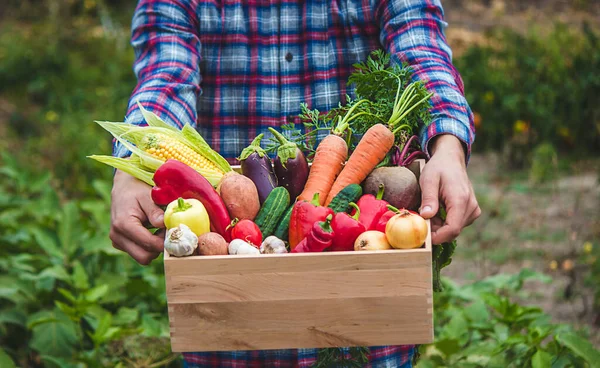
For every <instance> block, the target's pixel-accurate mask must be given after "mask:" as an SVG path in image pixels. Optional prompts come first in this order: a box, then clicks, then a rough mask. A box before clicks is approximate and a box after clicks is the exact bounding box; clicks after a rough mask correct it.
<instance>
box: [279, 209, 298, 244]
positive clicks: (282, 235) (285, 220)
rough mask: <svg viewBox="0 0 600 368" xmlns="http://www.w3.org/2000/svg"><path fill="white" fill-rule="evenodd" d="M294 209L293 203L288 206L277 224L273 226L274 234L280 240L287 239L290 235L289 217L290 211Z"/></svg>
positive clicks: (290, 215)
mask: <svg viewBox="0 0 600 368" xmlns="http://www.w3.org/2000/svg"><path fill="white" fill-rule="evenodd" d="M293 210H294V204H291V205H289V206H288V209H287V210H286V211H285V213H284V214H283V217H281V220H280V221H279V225H277V227H276V228H275V236H276V237H278V238H279V239H281V240H284V241H287V240H288V238H289V235H290V219H291V217H292V211H293Z"/></svg>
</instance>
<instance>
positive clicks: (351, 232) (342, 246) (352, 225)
mask: <svg viewBox="0 0 600 368" xmlns="http://www.w3.org/2000/svg"><path fill="white" fill-rule="evenodd" d="M350 206H351V207H352V208H354V209H355V210H356V213H355V215H354V216H350V215H348V214H347V213H344V212H339V213H336V214H335V216H334V217H333V221H331V228H332V229H333V232H334V233H335V234H336V235H335V238H333V242H332V243H331V247H330V248H329V249H328V250H329V251H332V252H343V251H350V250H354V242H355V241H356V238H358V236H359V235H360V234H362V233H364V232H365V231H366V229H365V226H364V225H363V224H361V223H360V222H359V221H358V218H359V216H360V209H359V208H358V206H357V205H356V204H355V203H350Z"/></svg>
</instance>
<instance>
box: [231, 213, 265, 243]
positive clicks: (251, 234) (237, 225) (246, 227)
mask: <svg viewBox="0 0 600 368" xmlns="http://www.w3.org/2000/svg"><path fill="white" fill-rule="evenodd" d="M262 237H263V236H262V233H261V232H260V228H259V227H258V225H256V224H255V223H254V222H253V221H251V220H248V219H244V220H241V221H238V219H237V218H236V219H235V220H233V222H232V223H231V240H233V239H242V240H243V241H245V242H246V243H248V244H250V245H253V246H254V247H255V248H258V247H260V244H261V243H262V240H263V239H262Z"/></svg>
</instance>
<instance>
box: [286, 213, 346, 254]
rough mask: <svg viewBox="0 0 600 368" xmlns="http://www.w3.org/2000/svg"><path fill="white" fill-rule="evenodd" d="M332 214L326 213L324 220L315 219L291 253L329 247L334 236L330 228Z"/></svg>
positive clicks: (316, 250)
mask: <svg viewBox="0 0 600 368" xmlns="http://www.w3.org/2000/svg"><path fill="white" fill-rule="evenodd" d="M331 219H332V215H327V217H326V218H325V221H317V222H315V223H313V226H312V228H311V230H310V232H309V233H308V235H307V236H306V238H304V239H302V241H301V242H300V243H298V245H297V246H296V247H295V248H294V249H293V250H292V253H305V252H322V251H324V250H325V249H327V248H329V247H330V246H331V244H332V242H333V239H334V237H335V232H334V231H333V229H332V228H331Z"/></svg>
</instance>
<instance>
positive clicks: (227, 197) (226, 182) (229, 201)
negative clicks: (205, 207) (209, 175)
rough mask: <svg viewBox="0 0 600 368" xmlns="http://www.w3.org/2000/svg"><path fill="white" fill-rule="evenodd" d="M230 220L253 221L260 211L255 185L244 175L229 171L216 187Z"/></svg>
mask: <svg viewBox="0 0 600 368" xmlns="http://www.w3.org/2000/svg"><path fill="white" fill-rule="evenodd" d="M217 193H219V195H220V196H221V198H222V199H223V202H224V203H225V206H226V207H227V212H229V216H230V217H231V218H238V219H240V220H254V218H255V217H256V215H257V214H258V211H259V210H260V201H259V200H258V191H257V190H256V185H254V183H253V182H252V180H250V179H249V178H247V177H246V176H244V175H240V174H238V173H236V172H235V171H230V172H228V173H227V174H225V175H223V178H222V179H221V181H220V182H219V185H218V186H217Z"/></svg>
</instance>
